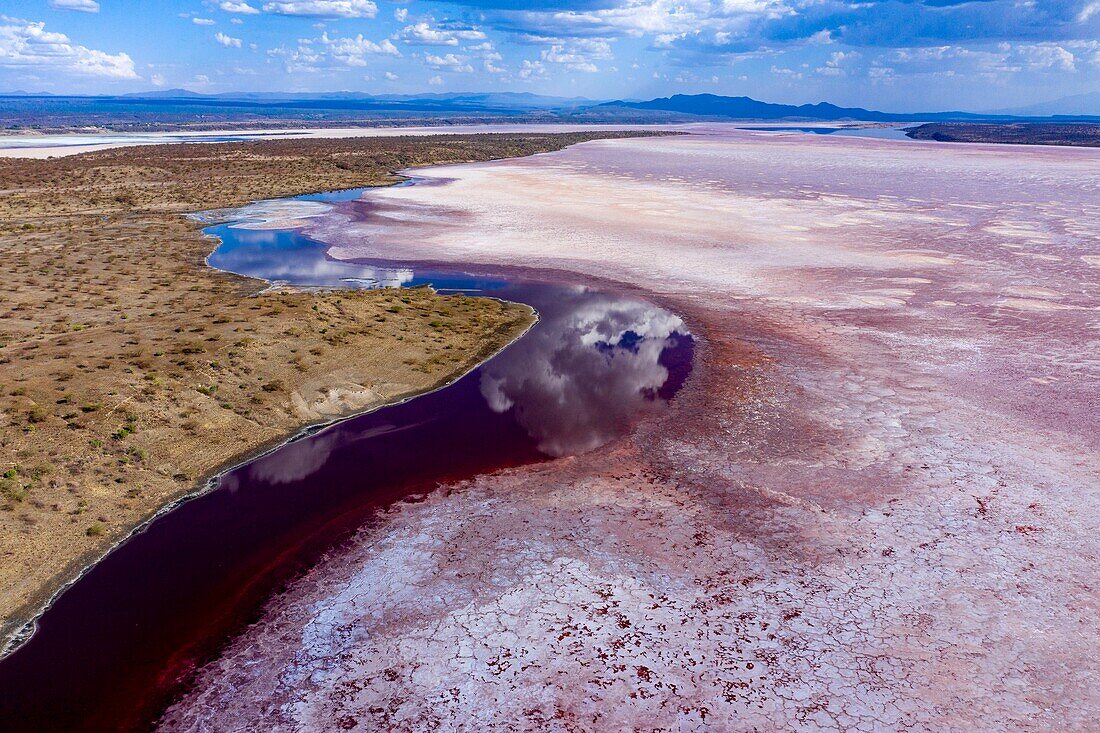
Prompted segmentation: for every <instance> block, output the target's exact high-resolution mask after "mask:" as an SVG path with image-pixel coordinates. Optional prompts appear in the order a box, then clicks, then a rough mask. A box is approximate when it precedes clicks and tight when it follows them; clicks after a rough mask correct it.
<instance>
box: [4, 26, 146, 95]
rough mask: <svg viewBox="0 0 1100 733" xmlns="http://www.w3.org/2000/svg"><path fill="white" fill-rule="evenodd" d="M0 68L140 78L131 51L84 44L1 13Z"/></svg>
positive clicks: (116, 77) (44, 27) (113, 77)
mask: <svg viewBox="0 0 1100 733" xmlns="http://www.w3.org/2000/svg"><path fill="white" fill-rule="evenodd" d="M0 68H20V69H35V70H40V71H52V72H59V73H63V74H72V75H81V76H97V77H102V78H107V79H137V78H139V77H138V74H137V72H136V71H135V70H134V61H133V59H131V58H130V56H129V55H128V54H125V53H116V54H111V53H107V52H105V51H98V50H96V49H92V48H88V47H87V46H81V45H79V44H77V43H73V42H72V41H71V40H69V37H68V36H66V35H65V34H64V33H53V32H51V31H47V30H46V24H45V23H41V22H32V21H26V20H19V19H16V18H8V17H5V16H0Z"/></svg>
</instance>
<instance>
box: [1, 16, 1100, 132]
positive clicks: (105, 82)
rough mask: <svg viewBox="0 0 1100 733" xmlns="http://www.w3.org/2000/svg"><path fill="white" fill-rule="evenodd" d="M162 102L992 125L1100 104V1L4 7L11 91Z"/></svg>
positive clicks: (4, 65)
mask: <svg viewBox="0 0 1100 733" xmlns="http://www.w3.org/2000/svg"><path fill="white" fill-rule="evenodd" d="M158 87H162V88H171V87H185V88H188V89H192V90H195V91H204V92H227V91H241V90H247V91H333V90H354V91H362V92H368V93H375V94H381V93H418V92H425V91H505V90H512V91H531V92H536V93H542V94H554V95H562V96H586V97H592V98H627V97H629V98H649V97H654V96H664V95H667V94H671V93H697V92H711V93H715V94H747V95H749V96H752V97H756V98H759V99H764V100H766V101H774V102H794V103H801V102H813V101H820V100H828V101H832V102H835V103H838V104H851V105H862V106H867V107H874V108H879V109H885V110H891V111H910V110H927V109H947V108H951V109H968V110H988V109H996V108H1000V107H1011V106H1015V105H1021V104H1027V103H1031V102H1038V101H1045V100H1048V99H1052V98H1055V97H1059V96H1063V95H1070V94H1080V93H1087V92H1095V91H1100V0H971V1H967V2H959V1H957V0H852V1H844V0H656V1H650V2H643V1H641V0H533V2H525V3H520V2H512V1H510V0H462V1H461V2H436V1H433V0H414V1H413V2H391V1H390V0H285V1H273V0H144V1H139V0H3V2H2V3H0V90H14V89H25V90H31V91H39V90H45V91H51V92H57V93H117V92H132V91H144V90H149V89H155V88H158Z"/></svg>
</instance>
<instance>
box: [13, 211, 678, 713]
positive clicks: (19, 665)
mask: <svg viewBox="0 0 1100 733" xmlns="http://www.w3.org/2000/svg"><path fill="white" fill-rule="evenodd" d="M234 231H241V232H243V231H245V230H230V231H229V233H226V232H219V234H220V235H222V236H225V237H229V238H233V237H234V236H235V234H234V233H233V232H234ZM280 241H281V242H282V244H283V245H286V241H285V236H284V237H283V239H282V240H280ZM301 245H302V247H303V248H304V247H307V246H315V245H313V244H312V243H308V242H307V241H306V240H303V242H301ZM279 253H285V247H283V249H278V248H277V249H276V250H275V254H274V255H273V256H279ZM317 254H318V256H321V257H323V251H319V252H318V253H317ZM261 259H262V258H261ZM330 262H331V261H330ZM269 264H270V263H269ZM349 267H354V265H349ZM448 277H453V278H459V279H461V277H462V275H461V273H449V274H448ZM478 285H479V286H484V285H485V280H484V279H482V280H479V281H478ZM492 285H493V286H494V289H493V290H492V294H493V295H495V296H498V297H503V298H506V299H508V300H513V301H519V302H524V303H528V304H530V305H532V306H533V307H535V308H536V309H537V310H538V311H539V313H540V321H539V323H538V324H537V325H536V326H535V327H534V328H533V329H532V330H531V331H530V332H529V333H528V334H527V335H526V336H524V337H523V338H522V339H520V340H519V341H518V342H516V343H515V344H513V345H512V346H511V347H509V348H508V349H507V350H505V351H504V352H503V353H501V354H499V355H498V356H496V357H495V358H493V359H492V360H490V361H489V362H487V363H486V364H485V365H483V366H482V367H480V368H479V369H477V370H475V371H474V372H471V373H470V374H468V375H467V376H466V377H464V378H462V379H461V380H459V381H457V382H456V383H454V384H453V385H451V386H449V387H446V388H444V389H442V390H439V391H437V392H434V393H431V394H428V395H424V396H421V397H418V398H416V399H413V400H411V401H409V402H406V403H404V404H400V405H395V406H391V407H387V408H384V409H381V410H378V411H376V412H374V413H371V414H368V415H363V416H361V417H358V418H354V419H351V420H347V421H345V422H342V423H338V424H336V425H333V426H330V427H328V428H326V429H324V430H321V431H319V432H316V433H314V434H312V435H310V436H308V437H303V438H301V439H299V440H296V441H294V442H291V443H289V444H287V445H285V446H283V447H281V448H279V449H278V450H276V451H274V452H272V453H270V454H268V455H266V456H264V457H261V458H259V459H256V460H254V461H252V462H250V463H248V464H246V465H244V466H241V467H238V468H236V469H234V470H232V471H230V472H228V473H227V474H225V475H224V476H223V477H222V478H221V480H220V481H219V483H218V486H217V488H216V489H215V490H214V491H211V492H210V493H208V494H205V495H203V496H201V497H198V498H196V499H194V500H191V501H188V502H186V503H184V504H182V505H180V506H178V507H176V508H175V509H174V510H173V511H171V512H169V513H167V514H165V515H163V516H161V517H160V518H159V519H157V520H156V521H155V522H153V523H152V524H151V525H150V526H149V527H148V528H147V529H146V530H145V531H143V532H141V533H140V534H137V535H135V536H134V537H132V538H131V539H130V540H129V541H127V542H126V543H124V544H123V545H122V546H120V547H119V548H118V549H116V550H115V551H114V552H113V553H111V554H110V555H109V556H108V557H106V558H105V559H104V560H103V561H101V562H100V563H99V564H97V565H96V566H95V567H94V568H92V569H91V570H90V571H89V572H88V573H87V574H86V575H85V576H84V577H83V578H81V579H80V580H79V581H78V582H76V583H75V584H74V585H73V586H72V587H71V588H69V589H68V590H67V591H66V592H65V593H64V594H62V595H61V597H60V598H58V599H57V602H56V603H55V604H54V605H53V606H52V607H51V608H50V609H49V610H48V611H47V612H46V613H45V614H44V615H43V617H42V618H41V620H40V622H39V628H38V630H37V632H36V633H35V634H34V636H33V637H32V638H31V639H30V640H29V641H28V642H27V643H26V644H24V645H23V646H22V647H21V648H19V649H18V650H16V651H15V652H14V653H13V654H12V655H10V656H9V657H8V658H6V659H5V660H3V661H2V662H0V730H2V731H5V732H7V731H10V732H12V733H14V732H17V731H35V732H42V733H44V732H46V731H118V730H142V729H147V728H149V727H150V726H151V725H152V724H153V723H154V722H155V720H156V717H157V715H158V714H159V712H160V711H161V710H163V709H164V707H165V705H166V704H167V703H168V702H170V701H171V699H172V698H173V697H174V696H175V695H178V694H179V692H180V690H181V689H182V688H183V687H184V686H185V685H186V684H187V680H188V677H189V673H190V672H191V671H193V670H194V669H195V668H196V666H197V665H200V664H202V663H203V661H204V660H208V659H210V658H211V657H212V656H213V655H216V654H217V652H218V650H219V649H220V648H221V646H223V645H224V643H225V642H226V641H227V640H228V639H229V638H231V637H232V635H233V634H234V633H235V632H237V631H239V630H240V629H241V628H242V627H243V626H244V625H246V624H248V623H249V622H251V621H252V620H254V619H255V618H256V617H257V615H258V614H259V612H260V611H261V609H262V607H263V604H264V601H265V600H266V599H268V598H270V597H271V595H272V594H274V593H278V592H279V590H280V589H281V588H283V587H284V586H285V585H286V583H287V582H288V581H290V580H292V579H293V578H295V577H297V576H298V575H299V574H300V573H301V572H302V571H303V570H304V569H306V568H308V567H310V566H311V565H312V564H314V563H315V562H316V561H317V560H318V559H319V558H320V557H321V556H322V555H323V554H324V553H325V552H327V551H330V550H332V549H333V548H334V547H336V546H339V545H340V544H341V543H343V542H346V541H348V540H349V538H350V537H351V536H352V535H353V533H355V532H356V530H358V529H359V528H361V527H362V526H364V525H365V524H366V523H369V522H371V521H373V519H374V518H375V517H377V515H378V511H379V509H380V508H383V507H385V506H387V505H390V504H392V503H393V502H395V501H397V500H401V499H406V498H408V497H412V496H415V495H418V494H423V493H426V492H429V491H431V490H433V489H434V488H435V487H436V486H438V485H439V484H443V483H449V482H453V481H457V480H461V479H465V478H470V477H473V476H475V475H478V474H480V473H484V472H487V471H493V470H496V469H500V468H503V467H508V466H517V465H522V464H528V463H533V462H537V461H543V460H549V459H550V458H552V457H554V456H560V455H566V454H570V453H575V452H579V451H584V450H590V449H592V448H595V447H597V446H599V445H602V444H604V443H606V442H607V441H609V440H611V439H613V438H615V437H617V436H619V435H622V434H623V433H624V432H625V431H627V430H629V429H630V427H631V425H632V424H634V423H635V422H637V421H638V420H640V419H642V418H643V417H644V416H645V415H647V414H649V413H651V412H653V411H655V410H659V409H662V406H663V405H664V404H665V402H666V401H667V400H668V399H669V398H670V397H671V396H672V395H673V394H674V393H675V391H676V390H677V389H679V387H680V385H682V384H683V381H684V380H685V379H686V377H687V375H688V374H689V372H690V370H691V356H692V346H693V343H692V339H691V337H690V336H689V335H688V334H687V333H686V330H685V329H684V328H683V326H682V324H680V323H679V320H678V319H676V318H675V316H672V315H671V314H669V313H667V312H666V311H663V310H661V309H659V308H656V307H654V306H652V305H649V304H646V303H642V302H640V301H638V300H636V299H632V298H626V297H618V296H615V295H611V294H607V293H600V292H594V291H592V290H587V289H581V288H570V287H562V286H558V285H552V284H545V283H530V282H527V283H508V282H507V281H506V280H504V279H501V280H497V281H493V283H492Z"/></svg>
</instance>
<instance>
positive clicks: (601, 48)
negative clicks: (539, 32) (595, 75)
mask: <svg viewBox="0 0 1100 733" xmlns="http://www.w3.org/2000/svg"><path fill="white" fill-rule="evenodd" d="M524 40H525V41H526V42H527V43H537V44H544V45H547V46H549V48H546V49H544V50H543V51H542V52H541V53H540V56H539V60H540V61H542V62H543V63H546V64H556V65H558V66H564V67H565V68H567V69H570V70H572V71H583V72H587V73H592V72H595V71H598V70H599V69H598V67H597V66H596V64H595V63H594V62H596V61H603V60H607V59H611V58H613V55H612V53H611V44H610V42H609V41H608V40H607V39H604V38H556V37H541V36H528V37H526V38H525V39H524Z"/></svg>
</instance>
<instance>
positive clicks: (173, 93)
mask: <svg viewBox="0 0 1100 733" xmlns="http://www.w3.org/2000/svg"><path fill="white" fill-rule="evenodd" d="M122 98H124V99H131V100H143V99H144V100H187V101H190V102H203V101H207V102H210V103H212V104H218V105H219V106H224V105H225V104H226V103H231V102H246V103H249V104H255V103H257V102H259V103H267V104H278V105H282V104H287V103H293V104H295V105H303V106H311V107H318V108H319V107H324V106H326V103H339V106H340V107H344V108H346V107H352V106H359V107H361V108H364V109H369V108H372V107H394V106H408V107H417V108H436V109H448V108H453V109H462V110H467V109H487V110H488V109H491V110H516V111H520V110H542V109H563V110H564V109H577V108H579V107H586V106H592V105H594V104H596V103H597V102H596V101H594V100H591V99H585V98H584V97H550V96H543V95H539V94H532V93H530V92H483V93H482V92H451V93H440V94H364V93H362V92H347V91H344V92H314V93H309V92H306V93H301V92H299V93H290V92H223V93H219V94H201V93H199V92H192V91H190V90H188V89H158V90H155V91H148V92H135V93H132V94H125V95H122Z"/></svg>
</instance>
